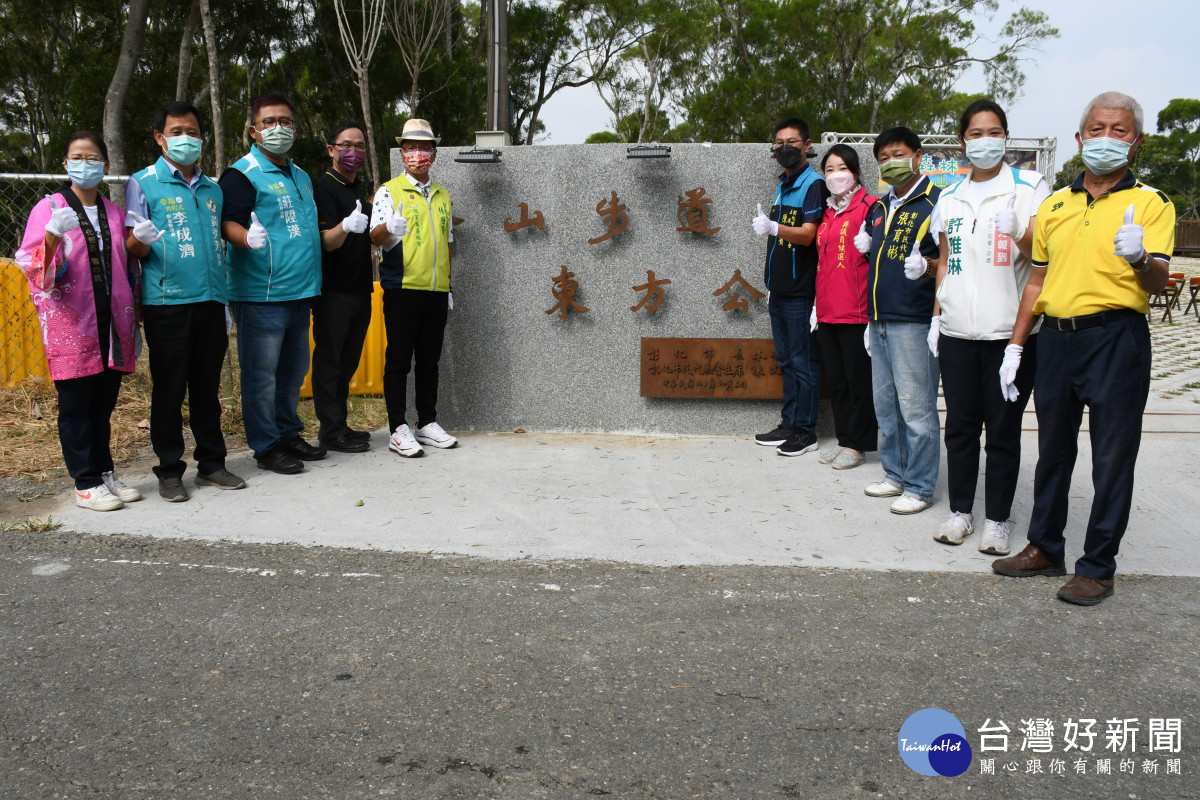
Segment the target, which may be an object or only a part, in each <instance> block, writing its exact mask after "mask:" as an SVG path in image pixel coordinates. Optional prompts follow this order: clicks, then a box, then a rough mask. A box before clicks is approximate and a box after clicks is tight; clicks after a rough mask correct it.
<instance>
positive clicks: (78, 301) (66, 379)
mask: <svg viewBox="0 0 1200 800" xmlns="http://www.w3.org/2000/svg"><path fill="white" fill-rule="evenodd" d="M63 167H64V168H65V169H66V170H67V175H68V176H69V177H70V183H69V184H68V185H64V186H63V187H62V189H61V190H60V191H58V192H55V193H54V194H51V195H48V196H47V197H45V198H43V199H42V200H39V201H38V203H37V205H35V206H34V207H33V211H32V212H30V214H29V222H28V223H27V224H26V226H25V235H24V237H23V238H22V239H21V249H20V250H18V251H17V256H16V261H17V263H18V264H19V265H20V266H21V269H22V270H24V272H25V276H26V278H27V279H28V280H29V293H30V295H31V297H32V298H33V304H34V305H35V306H36V307H37V311H38V320H39V322H40V323H41V326H42V344H43V345H44V347H45V349H46V360H47V361H48V362H49V364H50V377H51V378H53V380H54V388H55V389H57V390H58V438H59V442H60V443H61V444H62V451H63V460H64V461H65V462H66V464H67V471H68V472H69V473H70V474H71V477H72V478H74V479H75V503H76V505H78V506H80V507H82V508H90V509H93V510H96V511H112V510H113V509H117V508H121V507H122V506H123V505H124V504H125V503H130V502H133V501H134V500H141V499H142V495H141V493H140V492H138V490H137V489H133V488H130V487H128V486H126V485H125V484H124V483H122V482H121V479H120V478H118V477H117V476H116V473H115V472H114V471H113V461H112V452H111V450H110V449H109V438H110V434H111V428H110V418H111V416H112V411H113V408H115V407H116V404H117V393H118V392H119V391H120V389H121V376H122V375H124V374H125V373H129V372H133V368H134V363H135V362H136V360H137V350H138V349H139V348H138V347H137V342H136V341H135V340H136V338H137V336H138V333H137V332H136V331H135V324H136V310H135V308H134V298H135V296H136V280H135V279H132V278H131V277H130V274H129V272H128V265H127V260H126V257H125V212H124V211H123V210H122V209H121V208H120V207H119V206H117V205H116V204H115V203H113V202H111V201H109V200H107V199H105V198H103V197H100V195H99V193H98V192H97V191H96V187H97V186H98V185H99V183H100V181H101V180H103V178H104V175H105V174H106V173H107V172H108V148H107V147H106V146H105V144H104V141H103V140H102V139H101V138H100V137H99V136H97V135H96V134H94V133H89V132H88V131H79V132H77V133H73V134H71V136H70V137H69V138H68V139H67V146H66V151H65V153H64V158H63Z"/></svg>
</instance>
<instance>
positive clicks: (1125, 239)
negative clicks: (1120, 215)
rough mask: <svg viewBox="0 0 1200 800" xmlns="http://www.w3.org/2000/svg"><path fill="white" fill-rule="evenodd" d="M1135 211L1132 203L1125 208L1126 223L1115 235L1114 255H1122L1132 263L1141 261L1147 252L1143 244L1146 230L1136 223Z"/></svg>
mask: <svg viewBox="0 0 1200 800" xmlns="http://www.w3.org/2000/svg"><path fill="white" fill-rule="evenodd" d="M1133 212H1134V208H1133V205H1132V204H1131V205H1130V206H1129V208H1127V209H1125V224H1124V225H1122V226H1121V227H1120V228H1118V229H1117V235H1116V236H1114V237H1113V247H1114V248H1115V249H1114V250H1113V255H1117V256H1120V257H1121V258H1123V259H1125V260H1126V261H1128V262H1129V263H1130V264H1133V263H1136V262H1138V261H1141V260H1142V257H1143V256H1144V255H1145V254H1146V249H1145V248H1144V247H1143V246H1142V237H1143V235H1144V231H1143V230H1142V226H1141V225H1137V224H1135V223H1134V221H1133Z"/></svg>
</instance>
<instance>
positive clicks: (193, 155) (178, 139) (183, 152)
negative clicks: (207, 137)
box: [164, 134, 204, 167]
mask: <svg viewBox="0 0 1200 800" xmlns="http://www.w3.org/2000/svg"><path fill="white" fill-rule="evenodd" d="M164 138H165V139H166V140H167V158H169V159H171V160H172V161H174V162H175V163H176V164H179V165H180V166H183V167H187V166H190V165H192V164H195V163H196V162H197V161H199V160H200V153H201V150H202V149H203V147H204V140H203V139H197V138H196V137H195V136H188V135H186V134H184V135H183V136H166V137H164Z"/></svg>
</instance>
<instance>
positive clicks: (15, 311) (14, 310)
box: [0, 174, 126, 386]
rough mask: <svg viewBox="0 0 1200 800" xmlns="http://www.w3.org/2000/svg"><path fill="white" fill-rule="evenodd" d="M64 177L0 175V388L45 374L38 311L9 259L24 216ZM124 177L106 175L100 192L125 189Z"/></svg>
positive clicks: (22, 232)
mask: <svg viewBox="0 0 1200 800" xmlns="http://www.w3.org/2000/svg"><path fill="white" fill-rule="evenodd" d="M66 181H67V176H66V175H18V174H0V304H2V305H0V384H2V385H6V386H8V385H12V384H13V383H15V382H17V381H19V380H22V379H23V378H27V377H45V376H48V375H49V370H48V369H47V367H46V356H45V352H44V351H43V349H42V338H41V329H40V328H39V326H38V321H37V313H36V312H35V310H34V307H33V302H32V301H31V300H30V299H29V287H28V284H27V283H26V281H25V274H24V273H23V272H22V271H21V269H20V267H18V266H17V265H16V262H15V261H14V258H15V256H16V253H17V250H18V249H19V248H20V247H21V237H22V236H24V235H25V223H26V222H27V221H28V219H29V212H30V210H31V209H32V208H33V206H34V204H36V203H37V201H38V200H40V199H41V198H42V197H45V196H46V195H47V194H50V193H51V192H55V191H58V190H59V189H61V188H62V186H63V184H64V183H66ZM125 181H126V177H125V176H119V177H117V176H109V177H107V178H106V179H105V182H104V183H101V184H100V193H101V194H103V195H104V196H106V197H107V196H109V190H110V189H111V188H112V187H121V186H124V183H125Z"/></svg>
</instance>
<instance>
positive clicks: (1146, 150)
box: [1137, 98, 1200, 219]
mask: <svg viewBox="0 0 1200 800" xmlns="http://www.w3.org/2000/svg"><path fill="white" fill-rule="evenodd" d="M1158 134H1159V135H1157V136H1155V135H1148V136H1146V138H1145V140H1144V141H1143V143H1142V146H1141V148H1140V150H1139V154H1138V158H1137V161H1138V174H1139V175H1140V176H1141V177H1142V178H1143V179H1144V180H1146V182H1147V183H1149V184H1150V185H1152V186H1154V187H1155V188H1156V189H1160V190H1161V191H1163V192H1165V193H1166V194H1167V195H1168V196H1170V198H1171V200H1172V201H1173V202H1174V203H1175V210H1176V213H1177V214H1178V215H1179V217H1180V218H1193V219H1194V218H1200V181H1198V171H1200V100H1192V99H1184V98H1176V99H1174V100H1172V101H1171V102H1169V103H1167V105H1166V107H1164V108H1163V110H1162V111H1160V112H1158Z"/></svg>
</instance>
